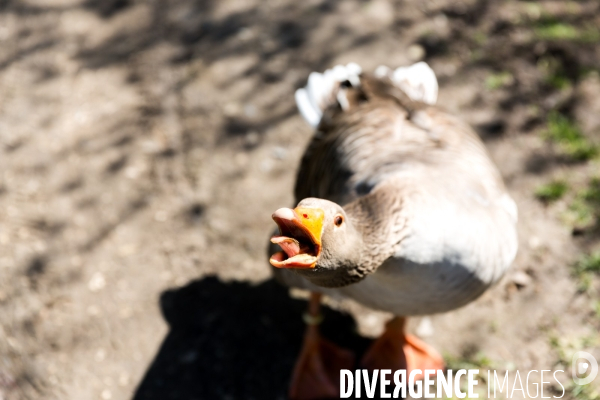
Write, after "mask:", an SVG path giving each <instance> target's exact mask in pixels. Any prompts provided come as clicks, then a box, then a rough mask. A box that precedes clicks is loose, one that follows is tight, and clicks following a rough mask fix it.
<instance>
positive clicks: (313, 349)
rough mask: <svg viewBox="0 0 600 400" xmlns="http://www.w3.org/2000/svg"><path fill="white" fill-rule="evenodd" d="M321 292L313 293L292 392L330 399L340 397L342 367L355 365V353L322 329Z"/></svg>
mask: <svg viewBox="0 0 600 400" xmlns="http://www.w3.org/2000/svg"><path fill="white" fill-rule="evenodd" d="M320 302H321V294H320V293H311V296H310V302H309V307H308V312H307V314H305V316H304V320H305V322H306V324H307V325H308V326H307V328H306V332H305V334H304V343H303V345H302V350H301V351H300V355H299V356H298V360H297V361H296V365H295V367H294V372H293V374H292V383H291V386H290V392H289V396H290V399H293V400H305V399H306V400H308V399H329V398H338V397H339V382H340V378H339V373H340V369H350V368H352V367H353V365H354V355H353V354H352V352H350V351H349V350H346V349H342V348H340V347H338V346H336V345H335V344H333V343H332V342H330V341H329V340H327V339H325V338H323V337H322V336H321V334H320V333H319V329H318V325H319V323H320V322H321V320H322V316H321V314H320V312H319V308H320Z"/></svg>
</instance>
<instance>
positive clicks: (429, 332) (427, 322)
mask: <svg viewBox="0 0 600 400" xmlns="http://www.w3.org/2000/svg"><path fill="white" fill-rule="evenodd" d="M434 332H435V330H434V329H433V324H432V323H431V318H429V317H423V318H421V322H419V326H417V330H416V334H417V335H418V336H420V337H422V338H426V337H431V336H433V334H434Z"/></svg>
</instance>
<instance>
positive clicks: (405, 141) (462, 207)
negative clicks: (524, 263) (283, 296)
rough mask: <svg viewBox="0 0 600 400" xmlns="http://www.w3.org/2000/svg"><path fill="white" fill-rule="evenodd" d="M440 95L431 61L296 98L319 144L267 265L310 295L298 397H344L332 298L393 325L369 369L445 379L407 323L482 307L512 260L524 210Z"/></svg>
mask: <svg viewBox="0 0 600 400" xmlns="http://www.w3.org/2000/svg"><path fill="white" fill-rule="evenodd" d="M437 94H438V83H437V79H436V76H435V73H434V72H433V70H432V69H431V68H430V67H429V66H428V65H427V64H426V63H424V62H419V63H417V64H414V65H411V66H408V67H400V68H397V69H395V70H392V69H390V68H388V67H385V66H381V67H379V68H377V69H376V70H375V71H374V72H373V73H365V72H363V71H362V68H361V67H360V66H358V65H357V64H354V63H351V64H348V65H338V66H335V67H334V68H332V69H329V70H327V71H325V72H324V73H317V72H313V73H311V74H310V75H309V77H308V82H307V85H306V87H304V88H301V89H298V90H297V91H296V93H295V99H296V103H297V106H298V109H299V111H300V114H301V115H302V116H303V117H304V119H305V120H306V121H307V122H308V123H309V124H310V125H311V126H313V127H314V128H315V133H314V136H313V137H312V139H311V141H310V143H309V145H308V148H307V149H306V151H305V153H304V156H303V158H302V160H301V162H300V166H299V170H298V174H297V179H296V185H295V191H294V192H295V193H294V194H295V198H296V202H297V203H296V204H297V206H296V207H295V208H293V209H291V208H280V209H278V210H276V211H275V212H274V213H273V215H272V218H273V220H274V221H275V223H276V224H277V226H278V231H277V233H276V234H275V235H274V236H273V237H272V238H271V240H270V241H271V244H270V254H271V256H270V260H269V261H270V264H271V265H272V266H273V267H275V268H274V271H275V276H276V278H277V279H278V280H279V281H281V282H283V283H284V284H285V285H287V286H290V287H297V288H302V289H307V290H308V291H310V293H311V294H310V297H309V303H308V310H307V313H306V314H305V315H304V320H305V322H306V324H307V328H306V333H305V336H304V342H303V345H302V350H301V352H300V355H299V357H298V360H297V361H296V364H295V367H294V371H293V374H292V382H291V385H290V391H289V395H290V398H293V399H311V398H334V397H336V396H339V384H338V382H339V381H338V380H337V377H338V376H339V370H340V369H342V368H351V367H352V366H353V362H354V361H353V360H354V356H353V354H352V353H351V352H350V351H348V350H346V349H343V348H341V347H339V346H337V345H335V344H334V343H332V342H330V341H328V340H327V339H325V338H323V337H322V336H321V335H320V333H319V330H318V324H319V322H320V321H321V320H322V317H321V314H320V311H319V307H320V302H321V296H323V295H328V296H333V297H337V298H339V297H343V298H350V299H353V300H355V301H357V302H359V303H361V304H363V305H365V306H367V307H370V308H373V309H377V310H383V311H387V312H390V313H392V314H393V315H394V317H393V318H392V319H391V320H390V321H389V322H388V323H387V324H386V326H385V330H384V333H383V334H382V335H381V337H379V338H378V339H376V340H375V341H374V342H373V343H372V345H371V346H370V348H369V349H368V350H367V351H366V353H365V355H364V356H363V358H362V360H361V363H360V364H361V365H362V367H363V368H367V369H370V370H374V369H392V370H398V369H406V370H407V373H410V371H413V370H416V369H420V370H422V371H423V370H425V369H434V370H438V369H442V368H443V367H444V362H443V358H442V357H441V356H440V355H439V353H438V352H437V351H436V350H435V349H433V348H432V347H431V346H430V345H428V344H426V343H425V342H423V341H421V340H420V339H418V338H417V337H415V336H413V335H410V334H408V333H407V332H406V331H405V326H406V318H407V317H410V316H418V315H430V314H436V313H443V312H447V311H450V310H454V309H456V308H459V307H461V306H464V305H466V304H468V303H470V302H472V301H473V300H475V299H476V298H477V297H479V296H480V295H481V294H482V293H484V291H486V289H488V288H489V287H490V286H492V285H493V284H494V283H496V282H497V281H498V280H499V279H500V278H501V277H502V276H503V274H504V273H505V271H506V270H507V269H508V268H509V266H510V265H511V263H512V262H513V260H514V258H515V255H516V252H517V232H516V223H517V207H516V204H515V202H514V201H513V200H512V198H511V197H510V195H509V194H508V192H507V190H506V187H505V186H504V183H503V180H502V177H501V176H500V173H499V172H498V170H497V168H496V166H495V165H494V163H493V162H492V160H491V159H490V157H489V155H488V153H487V151H486V149H485V146H484V144H483V143H482V142H481V140H480V139H479V137H478V136H477V134H476V133H475V132H474V131H473V130H472V129H471V128H470V127H469V126H468V125H467V124H466V123H464V122H462V121H461V120H460V119H458V118H457V117H454V116H452V115H450V114H448V113H447V112H444V111H443V110H441V109H440V108H438V107H436V106H435V103H436V101H437Z"/></svg>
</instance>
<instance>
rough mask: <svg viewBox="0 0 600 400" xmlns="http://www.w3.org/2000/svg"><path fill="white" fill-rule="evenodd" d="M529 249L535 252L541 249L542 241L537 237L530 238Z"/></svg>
mask: <svg viewBox="0 0 600 400" xmlns="http://www.w3.org/2000/svg"><path fill="white" fill-rule="evenodd" d="M528 244H529V247H530V248H531V249H533V250H536V249H539V248H540V246H541V245H542V241H541V240H540V238H539V237H537V236H532V237H530V238H529V243H528Z"/></svg>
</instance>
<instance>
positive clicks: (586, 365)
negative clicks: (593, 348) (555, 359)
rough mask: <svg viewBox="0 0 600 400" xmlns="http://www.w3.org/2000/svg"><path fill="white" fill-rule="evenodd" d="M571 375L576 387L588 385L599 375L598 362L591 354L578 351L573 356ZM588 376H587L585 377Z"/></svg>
mask: <svg viewBox="0 0 600 400" xmlns="http://www.w3.org/2000/svg"><path fill="white" fill-rule="evenodd" d="M584 360H585V361H584ZM571 373H572V375H573V382H575V384H576V385H580V386H583V385H587V384H588V383H590V382H591V381H593V380H594V379H596V376H597V375H598V361H596V359H595V358H594V356H593V355H591V354H590V353H586V352H585V351H578V352H577V353H575V354H574V355H573V359H572V361H571ZM588 373H589V374H588ZM586 374H587V376H585V375H586ZM584 376H585V378H584Z"/></svg>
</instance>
